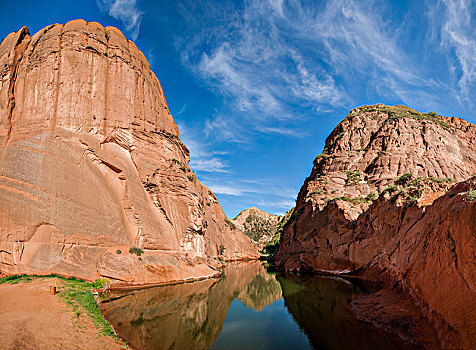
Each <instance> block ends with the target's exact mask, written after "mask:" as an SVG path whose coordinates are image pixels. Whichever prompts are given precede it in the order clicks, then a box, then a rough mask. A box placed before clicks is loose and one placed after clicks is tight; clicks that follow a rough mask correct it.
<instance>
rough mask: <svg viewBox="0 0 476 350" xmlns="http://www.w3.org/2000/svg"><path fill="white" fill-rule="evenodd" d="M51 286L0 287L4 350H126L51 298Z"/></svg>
mask: <svg viewBox="0 0 476 350" xmlns="http://www.w3.org/2000/svg"><path fill="white" fill-rule="evenodd" d="M61 284H62V282H61V281H59V280H57V285H58V286H61ZM50 285H54V279H52V278H48V279H42V278H38V279H34V280H33V281H32V282H30V283H25V282H20V283H18V284H8V283H6V284H1V285H0V339H1V346H0V347H1V348H2V349H8V350H10V349H22V350H29V349H35V350H36V349H48V350H49V349H114V350H115V349H123V347H122V346H121V345H120V344H118V343H117V342H116V341H115V340H114V339H112V338H111V337H108V336H103V335H99V333H98V331H97V329H96V328H94V326H93V324H92V322H91V321H90V319H89V318H88V316H86V315H84V314H82V315H80V316H79V317H78V316H77V315H76V314H75V313H74V312H73V311H72V310H71V308H70V307H69V306H68V305H66V304H65V303H64V302H63V301H62V300H61V299H60V297H59V296H58V295H54V296H53V295H50V294H49V286H50Z"/></svg>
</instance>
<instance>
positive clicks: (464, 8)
mask: <svg viewBox="0 0 476 350" xmlns="http://www.w3.org/2000/svg"><path fill="white" fill-rule="evenodd" d="M427 6H428V17H429V19H430V22H431V25H432V32H431V34H432V36H431V37H432V39H433V40H436V41H439V43H440V48H441V49H442V50H443V52H444V53H445V54H446V56H447V59H448V63H449V70H450V73H451V74H452V76H453V77H454V78H455V79H456V81H457V82H458V87H459V93H458V94H457V98H458V99H459V100H460V102H463V101H465V102H469V103H470V104H471V105H472V103H473V102H472V100H473V98H472V96H471V94H472V91H474V87H475V82H476V28H475V24H476V23H475V21H474V17H473V16H474V14H475V11H476V6H475V4H474V2H473V1H468V0H440V1H438V2H437V3H436V4H435V3H434V2H430V1H427Z"/></svg>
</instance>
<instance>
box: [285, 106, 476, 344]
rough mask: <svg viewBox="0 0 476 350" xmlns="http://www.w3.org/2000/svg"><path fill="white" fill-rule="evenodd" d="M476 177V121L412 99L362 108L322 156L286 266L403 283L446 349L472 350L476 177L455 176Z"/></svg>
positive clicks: (292, 233) (304, 191)
mask: <svg viewBox="0 0 476 350" xmlns="http://www.w3.org/2000/svg"><path fill="white" fill-rule="evenodd" d="M406 173H409V174H412V175H408V174H407V175H404V174H406ZM474 174H476V126H475V125H473V124H471V123H468V122H466V121H464V120H462V119H458V118H443V117H439V116H436V115H433V114H420V113H418V112H416V111H414V110H411V109H409V108H407V107H403V106H395V107H387V106H383V105H377V106H365V107H361V108H357V109H354V110H353V111H352V112H350V113H349V115H348V116H347V117H346V118H345V119H344V120H343V121H342V122H341V123H340V124H339V125H338V126H337V127H336V128H335V129H334V131H333V132H332V133H331V135H330V136H329V137H328V139H327V140H326V147H325V150H324V152H323V154H321V155H320V156H319V157H317V158H316V160H315V162H314V168H313V170H312V173H311V175H310V176H309V178H308V179H306V181H305V183H304V185H303V187H302V188H301V191H300V193H299V197H298V201H297V206H296V210H295V213H294V215H293V218H291V220H290V223H289V224H288V225H287V226H286V228H285V230H284V234H283V236H282V239H281V242H280V249H279V252H278V255H277V258H276V263H277V265H278V267H281V268H283V269H287V270H313V271H321V272H327V273H347V274H357V275H361V276H364V277H366V278H370V279H373V280H377V281H380V282H383V283H384V284H386V285H388V286H395V285H398V286H400V287H401V288H402V289H403V290H404V291H406V292H408V293H409V294H411V295H413V296H414V297H416V300H418V302H419V303H420V305H421V306H422V307H423V309H424V310H425V312H426V314H427V316H428V317H429V318H430V319H432V320H433V321H435V324H437V328H438V330H439V332H440V341H442V342H443V345H444V346H445V348H468V349H469V348H471V344H474V343H475V342H476V318H475V316H474V315H475V314H476V290H475V282H476V268H475V267H476V260H475V250H476V200H471V199H472V197H471V195H468V193H469V191H470V190H471V189H476V182H475V180H474V179H473V180H467V181H465V182H461V183H459V184H457V185H454V183H455V182H457V181H462V180H465V179H468V178H470V177H471V176H473V175H474ZM402 175H403V176H402ZM473 193H474V192H473Z"/></svg>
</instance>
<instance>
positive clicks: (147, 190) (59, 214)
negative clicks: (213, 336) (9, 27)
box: [0, 20, 258, 284]
mask: <svg viewBox="0 0 476 350" xmlns="http://www.w3.org/2000/svg"><path fill="white" fill-rule="evenodd" d="M188 162H189V152H188V149H187V148H186V146H185V145H184V144H183V143H182V142H181V141H180V138H179V133H178V128H177V126H176V125H175V123H174V120H173V118H172V116H171V114H170V112H169V110H168V108H167V103H166V101H165V98H164V94H163V91H162V88H161V86H160V83H159V81H158V80H157V78H156V76H155V75H154V73H153V72H152V71H151V70H150V67H149V65H148V63H147V61H146V59H145V57H144V55H143V54H142V53H141V52H140V51H139V50H138V49H137V47H136V46H135V45H134V43H132V42H131V41H128V40H127V39H126V38H125V37H124V36H123V35H122V33H121V32H120V31H119V30H118V29H116V28H113V27H107V28H104V27H102V26H101V25H100V24H98V23H95V22H90V23H87V22H85V21H83V20H75V21H71V22H68V23H66V24H65V25H59V24H55V25H51V26H49V27H47V28H45V29H43V30H41V31H39V32H38V33H36V34H35V35H33V36H31V37H30V34H29V32H28V29H27V28H26V27H23V28H22V29H21V30H20V31H18V32H15V33H11V34H10V35H8V36H7V37H6V38H5V39H4V40H3V41H2V43H1V45H0V272H1V273H8V274H11V273H57V274H62V275H71V276H77V277H81V278H86V279H94V278H97V277H99V276H105V277H108V278H111V279H113V280H114V281H116V282H123V283H129V284H141V283H155V282H168V281H174V280H185V279H189V278H201V277H207V276H211V275H214V274H216V273H217V271H216V270H215V267H216V266H217V264H216V260H215V259H216V258H218V256H219V254H220V252H219V247H220V246H221V245H223V246H224V247H225V248H226V249H225V252H224V256H223V258H225V259H246V258H257V257H258V252H257V249H256V247H255V246H254V245H253V244H252V242H251V241H250V239H249V238H248V237H246V236H245V235H243V234H242V233H241V232H239V231H238V230H232V229H231V227H230V226H229V225H228V224H227V223H226V221H225V219H226V217H225V214H224V213H223V211H222V209H221V207H220V205H219V204H218V201H217V199H216V197H215V195H214V194H213V193H212V192H211V191H210V190H209V189H208V188H206V187H205V186H204V185H202V184H201V183H200V182H199V181H198V180H197V178H196V176H195V174H194V173H193V172H192V171H191V170H190V169H189V167H188ZM131 247H137V248H140V249H142V250H143V251H144V253H143V254H142V255H141V257H140V258H139V257H138V256H136V255H135V254H130V253H129V249H130V248H131ZM136 251H138V252H140V251H139V250H136ZM132 252H134V250H132Z"/></svg>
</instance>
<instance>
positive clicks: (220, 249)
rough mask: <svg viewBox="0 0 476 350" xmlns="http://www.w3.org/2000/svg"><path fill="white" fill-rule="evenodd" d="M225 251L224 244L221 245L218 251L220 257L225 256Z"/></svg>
mask: <svg viewBox="0 0 476 350" xmlns="http://www.w3.org/2000/svg"><path fill="white" fill-rule="evenodd" d="M225 250H226V248H225V246H224V245H223V244H220V248H219V249H218V252H219V254H220V256H221V255H223V253H225Z"/></svg>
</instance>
